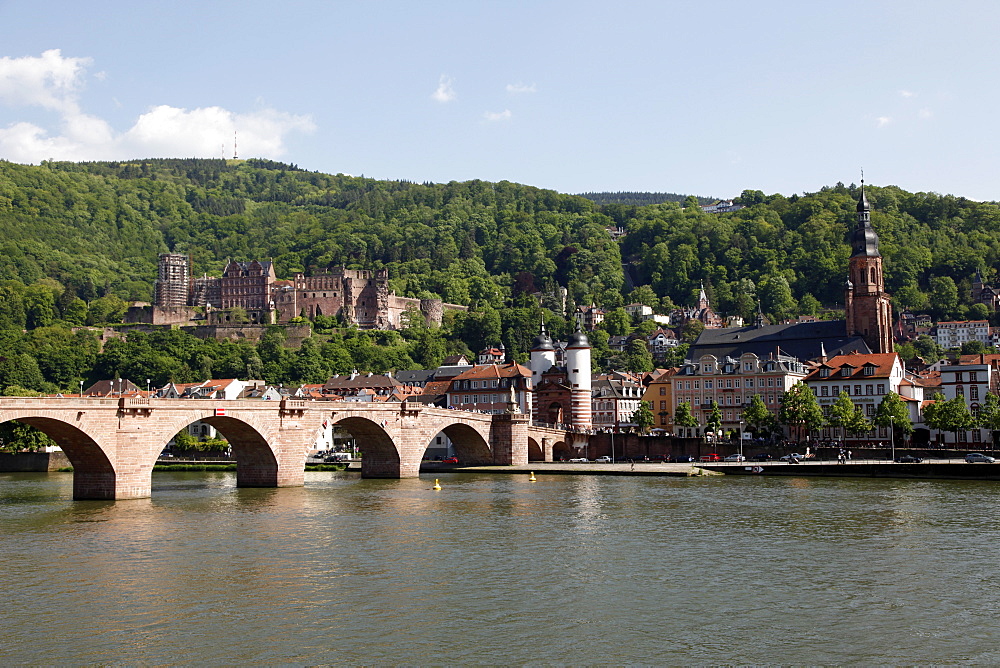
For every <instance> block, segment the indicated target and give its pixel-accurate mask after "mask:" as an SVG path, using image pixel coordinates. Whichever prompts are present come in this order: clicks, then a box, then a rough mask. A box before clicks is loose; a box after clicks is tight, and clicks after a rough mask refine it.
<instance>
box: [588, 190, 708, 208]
mask: <svg viewBox="0 0 1000 668" xmlns="http://www.w3.org/2000/svg"><path fill="white" fill-rule="evenodd" d="M580 197H586V198H587V199H589V200H590V201H591V202H593V203H594V204H626V205H629V206H648V205H650V204H663V203H664V202H677V203H681V202H684V201H685V200H687V198H688V197H689V195H678V194H677V193H644V192H613V193H612V192H601V193H580ZM695 199H696V200H697V201H698V203H699V204H711V203H712V202H714V201H715V199H714V198H712V197H695Z"/></svg>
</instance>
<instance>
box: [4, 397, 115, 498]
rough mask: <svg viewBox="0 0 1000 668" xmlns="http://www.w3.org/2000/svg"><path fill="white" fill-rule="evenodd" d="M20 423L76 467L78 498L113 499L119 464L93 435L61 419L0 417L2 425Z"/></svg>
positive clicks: (24, 416) (74, 468) (23, 416)
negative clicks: (51, 443)
mask: <svg viewBox="0 0 1000 668" xmlns="http://www.w3.org/2000/svg"><path fill="white" fill-rule="evenodd" d="M10 420H17V421H18V422H21V423H23V424H26V425H30V426H32V427H34V428H35V429H37V430H39V431H40V432H42V433H43V434H45V435H46V436H48V437H49V438H51V439H52V440H53V441H55V442H56V443H57V444H58V445H59V447H60V448H62V450H63V452H64V453H66V458H67V459H69V461H70V463H71V464H72V465H73V498H74V499H113V498H115V492H116V488H117V487H116V478H117V474H116V473H115V465H114V463H113V462H112V461H111V460H110V459H109V458H108V455H107V453H106V452H105V450H104V448H102V447H101V445H100V444H99V443H97V441H95V440H94V439H93V438H92V437H91V436H90V434H88V433H87V432H85V431H83V430H82V429H80V428H78V427H76V426H74V425H72V424H70V423H68V422H66V421H65V420H60V419H57V418H51V417H44V416H37V415H34V416H33V415H0V422H8V421H10Z"/></svg>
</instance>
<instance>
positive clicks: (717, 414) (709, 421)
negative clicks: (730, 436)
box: [705, 401, 722, 434]
mask: <svg viewBox="0 0 1000 668" xmlns="http://www.w3.org/2000/svg"><path fill="white" fill-rule="evenodd" d="M721 430H722V410H721V409H720V408H719V404H717V403H716V402H714V401H713V402H712V406H711V409H710V410H709V411H708V415H707V416H705V431H706V432H707V433H710V434H718V433H719V432H720V431H721Z"/></svg>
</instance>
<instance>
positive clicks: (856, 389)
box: [854, 385, 861, 397]
mask: <svg viewBox="0 0 1000 668" xmlns="http://www.w3.org/2000/svg"><path fill="white" fill-rule="evenodd" d="M854 396H856V397H857V396H861V386H860V385H855V386H854Z"/></svg>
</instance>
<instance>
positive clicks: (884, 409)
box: [872, 391, 913, 443]
mask: <svg viewBox="0 0 1000 668" xmlns="http://www.w3.org/2000/svg"><path fill="white" fill-rule="evenodd" d="M872 424H875V425H877V426H879V427H889V428H890V429H892V432H893V436H892V438H893V442H895V443H902V442H903V438H901V437H906V436H909V435H910V434H912V433H913V423H911V422H910V411H909V409H908V408H907V407H906V404H905V403H904V402H903V400H902V399H900V397H899V395H898V394H896V393H895V392H892V391H890V392H888V393H886V395H885V396H884V397H882V401H880V402H879V404H878V406H877V407H876V408H875V417H874V418H872Z"/></svg>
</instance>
